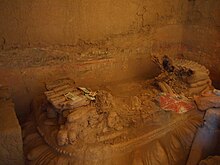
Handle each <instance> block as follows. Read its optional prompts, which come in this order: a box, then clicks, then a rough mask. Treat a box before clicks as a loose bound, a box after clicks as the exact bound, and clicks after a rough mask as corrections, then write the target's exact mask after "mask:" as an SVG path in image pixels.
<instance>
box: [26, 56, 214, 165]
mask: <svg viewBox="0 0 220 165" xmlns="http://www.w3.org/2000/svg"><path fill="white" fill-rule="evenodd" d="M153 60H154V61H155V62H156V63H157V64H158V65H159V66H160V67H161V74H160V75H159V76H157V77H156V78H154V79H151V80H144V81H134V82H126V83H121V84H116V85H111V86H106V87H103V88H102V90H100V89H98V90H96V91H93V90H91V89H89V88H84V87H79V86H77V85H76V84H75V82H74V81H73V80H71V79H59V80H56V81H53V82H48V83H46V91H45V92H44V94H42V96H39V97H38V98H36V99H35V100H34V101H33V103H32V106H31V110H32V112H31V115H30V116H29V118H28V120H27V122H26V123H25V124H24V125H23V126H22V128H23V141H24V153H25V157H26V163H27V164H31V165H40V164H41V165H67V164H68V165H71V164H77V165H92V164H96V165H98V164H100V165H104V164H105V165H107V164H122V165H145V164H146V165H157V164H158V165H161V164H163V165H170V164H176V165H177V164H178V165H181V164H186V162H187V159H188V155H189V153H190V149H191V145H192V142H193V139H194V137H195V134H196V131H197V128H198V127H199V126H201V125H202V123H203V115H204V112H202V111H198V108H197V105H196V104H195V102H194V99H195V98H196V103H198V102H199V96H201V95H205V94H206V93H207V92H209V91H212V90H213V89H214V88H213V87H212V85H211V80H210V78H209V71H208V70H207V69H206V68H205V67H204V66H202V65H200V64H198V63H195V62H193V61H188V60H183V59H172V60H171V59H170V58H169V57H168V56H163V57H162V58H156V57H155V58H154V59H153ZM210 97H212V96H210ZM198 107H199V108H200V107H202V109H204V106H203V105H199V106H198ZM209 107H210V106H209Z"/></svg>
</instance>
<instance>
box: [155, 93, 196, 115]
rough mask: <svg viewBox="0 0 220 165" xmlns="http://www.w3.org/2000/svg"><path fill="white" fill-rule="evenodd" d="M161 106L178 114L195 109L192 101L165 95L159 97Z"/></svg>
mask: <svg viewBox="0 0 220 165" xmlns="http://www.w3.org/2000/svg"><path fill="white" fill-rule="evenodd" d="M159 104H160V107H161V109H163V110H165V111H173V112H176V113H185V112H188V111H190V110H193V109H195V104H194V103H193V102H192V101H189V100H188V99H186V98H180V97H177V96H176V95H170V94H165V93H163V94H161V95H160V96H159Z"/></svg>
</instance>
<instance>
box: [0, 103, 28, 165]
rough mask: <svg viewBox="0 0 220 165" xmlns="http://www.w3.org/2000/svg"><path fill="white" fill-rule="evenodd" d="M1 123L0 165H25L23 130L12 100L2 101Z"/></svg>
mask: <svg viewBox="0 0 220 165" xmlns="http://www.w3.org/2000/svg"><path fill="white" fill-rule="evenodd" d="M0 121H1V124H0V164H2V165H22V164H24V161H23V143H22V135H21V128H20V125H19V123H18V119H17V117H16V114H15V111H14V104H13V103H12V102H11V100H0Z"/></svg>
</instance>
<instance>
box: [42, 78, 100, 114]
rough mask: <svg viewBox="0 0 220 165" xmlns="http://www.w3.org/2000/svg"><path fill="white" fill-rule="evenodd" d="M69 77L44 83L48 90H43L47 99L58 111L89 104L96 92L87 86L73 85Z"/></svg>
mask: <svg viewBox="0 0 220 165" xmlns="http://www.w3.org/2000/svg"><path fill="white" fill-rule="evenodd" d="M73 82H74V81H71V80H69V79H62V80H57V81H55V82H54V83H52V82H50V83H49V84H46V88H47V90H48V91H46V92H44V94H45V95H46V97H47V100H48V101H49V102H50V103H51V104H52V105H53V106H54V107H55V108H56V110H57V112H58V113H61V112H62V111H63V110H70V109H74V108H78V107H81V106H86V105H88V104H90V101H94V100H95V96H96V92H91V91H89V90H88V89H87V88H83V87H78V88H77V87H75V84H73Z"/></svg>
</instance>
